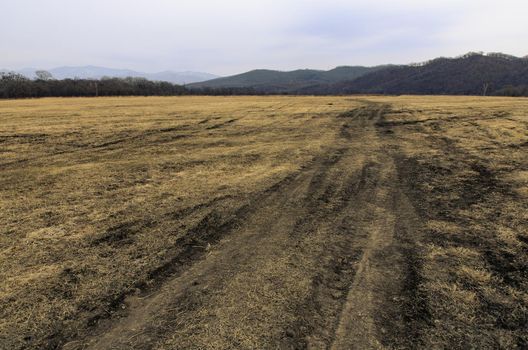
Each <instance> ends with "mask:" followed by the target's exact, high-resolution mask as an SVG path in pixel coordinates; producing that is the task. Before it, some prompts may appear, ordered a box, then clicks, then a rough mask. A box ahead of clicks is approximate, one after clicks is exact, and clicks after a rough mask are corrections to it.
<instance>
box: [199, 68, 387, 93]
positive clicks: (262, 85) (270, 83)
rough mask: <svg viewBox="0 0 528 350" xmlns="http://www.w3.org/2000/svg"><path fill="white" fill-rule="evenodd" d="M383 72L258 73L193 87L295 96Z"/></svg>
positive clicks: (249, 73) (362, 70)
mask: <svg viewBox="0 0 528 350" xmlns="http://www.w3.org/2000/svg"><path fill="white" fill-rule="evenodd" d="M381 68H382V67H361V66H355V67H350V66H342V67H337V68H334V69H332V70H329V71H322V70H314V69H299V70H295V71H289V72H282V71H275V70H267V69H257V70H253V71H250V72H246V73H242V74H238V75H234V76H230V77H225V78H219V79H214V80H209V81H205V82H201V83H196V84H191V85H189V87H190V88H193V89H204V88H211V89H218V88H251V89H255V90H256V91H258V92H264V93H276V92H290V93H291V92H293V93H295V92H297V91H299V90H301V89H303V88H309V87H310V86H320V85H325V84H334V83H338V82H341V81H347V80H353V79H356V78H358V77H361V76H363V75H365V74H368V73H371V72H374V71H377V70H379V69H381Z"/></svg>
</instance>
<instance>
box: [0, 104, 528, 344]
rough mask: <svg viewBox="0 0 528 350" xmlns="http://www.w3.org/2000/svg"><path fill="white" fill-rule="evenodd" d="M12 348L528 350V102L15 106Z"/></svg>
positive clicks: (10, 121) (7, 248) (8, 281)
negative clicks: (469, 348)
mask: <svg viewBox="0 0 528 350" xmlns="http://www.w3.org/2000/svg"><path fill="white" fill-rule="evenodd" d="M0 155H1V157H0V221H1V226H0V349H28V348H29V349H56V348H64V349H227V348H237V349H254V348H266V349H267V348H269V349H276V348H280V349H302V348H314V349H324V348H332V349H351V348H358V349H365V348H447V347H451V348H468V347H473V348H490V349H495V348H508V349H509V348H526V347H528V335H527V331H526V330H527V322H528V292H527V291H528V224H527V223H528V100H527V99H512V98H475V97H174V98H99V99H40V100H18V101H0Z"/></svg>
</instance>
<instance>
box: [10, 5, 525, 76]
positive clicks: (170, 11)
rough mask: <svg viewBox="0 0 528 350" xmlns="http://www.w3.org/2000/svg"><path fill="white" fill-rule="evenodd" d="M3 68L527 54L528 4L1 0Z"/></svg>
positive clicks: (204, 66) (286, 64)
mask: <svg viewBox="0 0 528 350" xmlns="http://www.w3.org/2000/svg"><path fill="white" fill-rule="evenodd" d="M0 9H1V12H2V19H1V20H0V68H7V69H21V68H26V67H34V68H41V69H50V68H53V67H57V66H82V65H98V66H105V67H111V68H128V69H134V70H139V71H144V72H158V71H163V70H174V71H187V70H190V71H202V72H209V73H213V74H218V75H230V74H235V73H241V72H244V71H248V70H251V69H255V68H267V69H279V70H292V69H300V68H314V69H330V68H333V67H336V66H341V65H366V66H373V65H378V64H386V63H395V64H405V63H414V62H421V61H424V60H427V59H430V58H434V57H438V56H457V55H461V54H464V53H466V52H469V51H484V52H504V53H508V54H513V55H517V56H525V55H528V20H526V17H527V14H528V1H526V0H501V1H496V0H494V1H490V0H457V1H455V0H429V1H428V0H421V1H418V0H392V1H377V0H324V1H313V0H246V1H242V0H178V1H176V0H172V1H171V0H46V1H42V0H16V1H15V0H0Z"/></svg>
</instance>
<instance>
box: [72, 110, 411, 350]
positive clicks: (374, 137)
mask: <svg viewBox="0 0 528 350" xmlns="http://www.w3.org/2000/svg"><path fill="white" fill-rule="evenodd" d="M386 110H387V106H384V105H375V104H370V103H368V104H365V106H363V107H361V108H359V109H357V110H354V111H351V112H350V113H346V114H344V115H342V116H340V117H339V118H338V119H337V120H338V121H342V124H341V129H340V130H339V132H338V133H337V139H336V142H335V145H334V147H333V148H332V149H329V150H328V151H327V152H326V154H325V155H324V156H323V157H320V158H318V159H315V160H314V161H313V162H312V164H310V165H309V166H307V167H305V168H304V169H303V170H302V171H301V172H300V173H298V174H295V175H292V177H290V178H289V179H287V180H285V181H284V182H283V183H281V184H278V185H277V186H274V187H273V188H271V189H269V190H268V191H267V192H266V193H265V195H261V196H259V197H257V198H255V199H254V200H253V201H251V202H250V203H249V204H248V205H247V206H246V207H244V209H243V212H241V213H238V214H236V215H234V216H233V217H232V220H227V221H226V220H225V218H217V219H218V220H216V221H214V222H207V223H205V224H206V226H207V230H205V231H203V230H202V231H203V232H205V236H204V237H205V239H204V238H203V237H201V235H200V234H198V235H196V234H195V235H191V236H192V237H189V238H188V239H190V242H191V243H192V244H191V243H189V244H187V245H186V247H188V249H187V248H186V249H184V250H183V252H184V254H186V255H185V256H186V257H187V256H188V257H189V259H184V260H185V261H181V259H179V258H177V259H176V260H174V261H172V262H171V263H170V264H168V269H169V271H172V273H171V274H165V273H164V276H166V277H165V280H164V281H163V283H162V284H161V285H160V286H159V289H158V290H156V291H154V293H153V294H151V295H148V296H146V297H141V296H130V297H128V298H126V299H125V303H124V307H125V308H126V311H125V312H123V313H122V314H121V316H122V317H121V318H113V319H110V320H106V321H104V322H101V324H100V325H99V327H98V328H97V330H96V331H95V332H94V334H93V335H92V336H90V337H87V338H84V339H80V340H78V341H76V342H72V343H69V344H67V346H66V347H65V348H67V349H81V348H82V349H86V348H88V349H203V348H211V349H212V348H216V349H224V348H240V349H250V348H266V349H267V348H270V349H272V348H273V349H275V348H281V349H282V348H286V349H287V348H292V349H298V348H317V349H319V348H330V347H331V348H333V349H351V348H358V349H365V348H379V347H382V346H383V342H384V339H386V336H385V335H384V331H383V330H384V329H385V328H384V327H389V328H393V329H395V330H396V331H398V330H401V331H402V332H403V331H404V330H405V327H404V326H403V325H402V323H403V321H402V320H398V319H396V320H389V319H388V318H387V317H385V318H383V317H381V318H380V317H378V316H377V315H378V314H379V313H380V311H383V310H387V313H388V314H391V315H393V314H398V312H399V310H400V308H402V307H403V305H406V304H405V302H404V301H398V302H396V303H394V302H391V301H390V300H389V301H388V298H389V299H390V296H391V295H392V296H397V295H399V294H401V289H402V288H403V287H404V280H405V276H406V271H407V267H406V263H405V259H404V256H403V248H402V246H401V244H400V242H399V240H398V237H397V236H398V235H397V234H396V233H397V231H398V230H399V229H398V228H397V227H407V228H408V227H413V224H411V223H410V220H411V221H412V220H414V213H413V210H412V207H411V205H410V204H409V201H408V199H407V198H406V197H405V195H404V193H403V191H402V190H401V189H400V188H399V187H398V186H399V185H398V174H397V170H396V166H395V163H394V159H393V156H392V155H391V153H388V152H387V146H389V145H388V144H387V142H386V141H385V140H384V136H383V134H381V133H378V132H377V129H376V123H378V122H380V121H381V120H382V118H383V114H384V113H385V111H386ZM230 223H231V224H230ZM207 237H211V241H208V238H207ZM196 240H199V241H200V242H198V241H196ZM195 241H196V242H198V243H200V244H194V243H193V242H195ZM210 243H214V244H213V245H212V246H211V244H210ZM195 245H199V247H198V248H193V247H194V246H195ZM187 250H188V252H187ZM191 258H192V259H191ZM186 262H187V263H186ZM171 266H174V267H171ZM174 271H177V273H174ZM387 293H388V294H387Z"/></svg>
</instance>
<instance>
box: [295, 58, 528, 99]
mask: <svg viewBox="0 0 528 350" xmlns="http://www.w3.org/2000/svg"><path fill="white" fill-rule="evenodd" d="M526 86H528V60H527V59H526V58H519V57H515V56H510V55H505V54H502V53H490V54H482V53H469V54H466V55H463V56H460V57H457V58H437V59H434V60H431V61H428V62H425V63H422V64H414V65H407V66H394V67H388V68H386V69H383V70H378V71H376V72H372V73H369V74H366V75H363V76H361V77H359V78H357V79H354V80H350V81H347V82H341V83H337V84H333V85H328V84H327V85H325V86H318V87H316V88H314V89H313V90H312V91H311V92H312V93H339V94H351V93H375V94H436V95H437V94H451V95H481V94H502V93H504V92H505V90H508V89H512V88H522V89H525V87H526ZM305 92H306V91H305Z"/></svg>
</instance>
